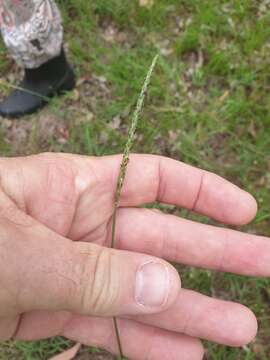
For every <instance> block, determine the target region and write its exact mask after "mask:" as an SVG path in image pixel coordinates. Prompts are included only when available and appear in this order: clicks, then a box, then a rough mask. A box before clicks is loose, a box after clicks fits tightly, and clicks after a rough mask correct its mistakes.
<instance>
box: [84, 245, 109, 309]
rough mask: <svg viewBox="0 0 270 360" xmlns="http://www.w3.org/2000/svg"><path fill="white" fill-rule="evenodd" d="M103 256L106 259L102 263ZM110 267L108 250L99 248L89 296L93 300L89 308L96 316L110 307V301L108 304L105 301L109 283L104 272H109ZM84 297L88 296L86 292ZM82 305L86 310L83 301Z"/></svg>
mask: <svg viewBox="0 0 270 360" xmlns="http://www.w3.org/2000/svg"><path fill="white" fill-rule="evenodd" d="M104 256H105V259H106V260H105V261H104ZM110 266H111V254H110V252H109V251H108V250H106V249H104V248H101V250H100V251H99V253H98V256H97V257H96V259H95V268H94V272H93V274H94V275H93V278H94V281H93V283H92V286H91V294H92V296H91V298H92V299H93V300H91V307H92V309H93V311H94V312H95V313H97V314H98V313H101V311H100V310H102V313H103V314H106V313H107V310H108V308H110V307H111V306H110V305H111V304H110V302H111V299H109V303H108V304H107V301H106V300H107V296H106V295H109V290H110V283H109V280H110V279H109V278H108V276H107V274H106V272H107V271H110ZM100 274H102V275H101V278H100ZM100 280H102V281H100ZM87 290H88V289H87ZM104 293H105V296H104ZM86 295H88V291H87V292H86ZM104 299H105V302H104ZM83 304H84V308H87V305H85V304H86V301H85V299H84V302H83ZM104 305H105V306H104ZM108 305H109V306H108Z"/></svg>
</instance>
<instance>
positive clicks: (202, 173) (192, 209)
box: [190, 170, 206, 211]
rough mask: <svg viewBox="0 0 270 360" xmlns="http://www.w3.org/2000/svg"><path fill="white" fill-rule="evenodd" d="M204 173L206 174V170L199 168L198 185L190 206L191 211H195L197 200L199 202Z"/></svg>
mask: <svg viewBox="0 0 270 360" xmlns="http://www.w3.org/2000/svg"><path fill="white" fill-rule="evenodd" d="M205 175H206V171H204V170H201V177H200V185H199V188H198V192H197V194H196V197H195V200H194V203H193V206H191V209H190V210H191V211H196V208H197V205H198V202H199V200H200V197H201V194H202V189H203V182H204V177H205Z"/></svg>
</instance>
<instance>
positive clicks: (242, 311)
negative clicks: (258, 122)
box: [0, 154, 270, 360]
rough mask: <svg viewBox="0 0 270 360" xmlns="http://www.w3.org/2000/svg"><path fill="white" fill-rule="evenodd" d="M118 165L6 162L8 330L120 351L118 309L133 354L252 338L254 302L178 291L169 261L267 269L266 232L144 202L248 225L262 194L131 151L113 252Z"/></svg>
mask: <svg viewBox="0 0 270 360" xmlns="http://www.w3.org/2000/svg"><path fill="white" fill-rule="evenodd" d="M120 161H121V157H120V156H113V157H103V158H88V157H82V156H72V155H56V154H46V155H45V154H44V155H38V156H32V157H27V158H20V159H2V160H1V161H0V175H1V192H0V197H1V202H0V203H1V212H0V230H1V234H2V235H1V239H0V247H1V250H0V251H1V262H0V281H1V290H0V316H1V317H2V318H1V321H0V337H1V338H2V339H8V338H11V337H14V338H16V339H24V340H35V339H40V338H46V337H49V336H55V335H63V336H66V337H68V338H70V339H73V340H75V341H79V342H82V343H84V344H89V345H94V346H99V347H102V348H106V349H107V350H109V351H111V352H117V345H116V341H115V335H114V331H113V327H112V320H111V318H110V317H111V316H114V315H116V316H118V317H120V318H121V320H120V321H119V326H120V331H121V339H122V342H123V348H124V352H125V355H126V356H128V357H130V358H131V359H144V358H149V359H157V360H159V359H165V360H166V359H170V360H172V359H178V358H179V354H181V360H185V359H189V360H193V359H194V360H198V359H202V357H203V349H202V345H201V343H200V341H199V340H197V338H203V339H208V340H211V341H215V342H217V343H221V344H227V345H231V346H241V345H244V344H246V343H248V342H249V341H251V340H252V339H253V337H254V336H255V334H256V331H257V323H256V319H255V317H254V315H253V314H252V313H251V312H250V310H248V309H247V308H246V307H244V306H242V305H240V304H236V303H232V302H225V301H220V300H217V299H211V298H208V297H206V296H203V295H200V294H198V293H196V292H193V291H190V290H184V289H181V290H180V281H179V278H178V275H177V273H176V271H175V270H174V269H173V268H172V267H171V266H170V265H169V264H168V263H167V262H165V261H163V260H161V259H160V258H164V259H166V260H169V261H174V262H180V263H183V264H189V265H192V266H199V267H204V268H209V269H216V270H219V271H229V272H234V273H238V274H243V275H256V276H269V274H270V243H269V239H267V238H263V237H259V236H254V235H251V234H243V233H239V232H236V231H232V230H227V229H224V228H217V227H213V226H208V225H202V224H199V223H195V222H192V221H187V220H184V219H180V218H178V217H175V216H171V215H164V214H162V213H160V212H157V211H154V210H149V209H143V208H137V206H140V205H143V204H146V203H151V202H154V201H159V202H162V203H168V204H175V205H178V206H180V207H185V208H187V209H190V210H194V211H196V212H198V213H201V214H205V215H207V216H209V217H211V218H213V219H216V220H218V221H221V222H224V223H228V224H234V225H241V224H245V223H247V222H249V221H250V220H251V219H252V218H253V217H254V215H255V214H256V202H255V200H254V199H253V198H252V197H251V196H250V195H249V194H248V193H246V192H244V191H242V190H240V189H238V188H237V187H236V186H234V185H232V184H230V183H229V182H227V181H225V180H223V179H222V178H220V177H218V176H216V175H214V174H211V173H208V172H204V171H202V170H199V169H196V168H193V167H191V166H188V165H185V164H183V163H180V162H177V161H174V160H170V159H166V158H161V157H157V156H142V155H133V156H132V157H131V160H130V163H129V166H128V172H127V178H126V182H125V186H124V189H123V193H122V197H121V209H119V211H118V220H117V234H116V244H117V248H118V249H119V250H113V249H109V248H107V247H110V242H111V227H112V212H113V198H114V191H115V187H116V182H117V177H118V171H119V164H120ZM143 254H145V255H143ZM147 254H148V255H147ZM143 270H144V271H143ZM143 273H144V274H145V277H144V278H143V275H142V274H143ZM135 288H136V289H137V290H135ZM79 314H80V315H79ZM86 315H91V316H92V317H89V316H86ZM93 316H95V317H93ZM101 316H102V317H103V318H101Z"/></svg>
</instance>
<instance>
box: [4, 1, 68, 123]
mask: <svg viewBox="0 0 270 360" xmlns="http://www.w3.org/2000/svg"><path fill="white" fill-rule="evenodd" d="M0 24H1V33H2V36H3V40H4V43H5V44H6V46H7V48H8V50H9V52H10V54H11V56H12V57H13V58H14V59H15V61H16V62H17V63H18V64H19V65H20V66H22V67H23V68H24V69H25V77H24V79H23V82H22V83H21V84H20V86H19V87H20V88H23V89H25V91H22V90H20V89H18V90H16V91H14V92H13V93H12V94H11V96H10V97H9V98H8V99H6V100H5V101H4V102H3V103H2V104H0V115H2V116H10V117H19V116H21V115H24V114H29V113H33V112H35V111H36V110H37V109H39V108H40V107H42V106H43V105H44V104H45V103H46V102H47V101H48V98H49V97H51V96H53V95H54V94H55V93H61V92H63V91H65V90H70V89H71V88H73V87H74V75H73V72H72V70H71V68H70V67H69V65H68V63H67V61H66V58H65V55H64V51H63V48H62V43H63V29H62V24H61V16H60V12H59V10H58V8H57V5H56V4H55V2H54V0H0Z"/></svg>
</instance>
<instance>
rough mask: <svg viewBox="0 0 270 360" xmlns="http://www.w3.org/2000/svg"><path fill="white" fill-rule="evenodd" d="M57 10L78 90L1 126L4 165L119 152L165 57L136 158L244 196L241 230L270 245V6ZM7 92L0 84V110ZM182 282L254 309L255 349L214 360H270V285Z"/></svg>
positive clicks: (232, 2)
mask: <svg viewBox="0 0 270 360" xmlns="http://www.w3.org/2000/svg"><path fill="white" fill-rule="evenodd" d="M59 3H60V6H61V8H62V13H63V18H64V25H65V37H66V46H67V50H68V53H69V57H70V59H71V62H72V63H73V64H74V67H75V70H76V73H77V78H78V82H77V88H76V90H74V91H73V92H72V93H70V94H67V95H65V96H64V97H62V98H60V99H55V100H53V101H52V103H51V104H50V105H49V106H48V107H47V108H46V109H44V110H43V111H42V112H41V113H39V114H38V115H37V116H31V117H27V118H25V119H23V120H21V121H18V120H17V121H11V120H4V119H3V120H1V123H0V152H1V155H2V156H14V155H26V154H33V153H38V152H42V151H61V152H72V153H79V154H88V155H103V154H113V153H119V152H121V151H122V150H123V147H124V144H125V141H126V138H127V129H128V126H129V123H130V118H131V116H130V115H131V114H132V111H133V109H134V105H135V102H136V98H137V95H138V93H139V91H140V87H141V85H142V81H143V78H144V76H145V74H146V72H147V69H148V67H149V65H150V63H151V60H152V58H153V56H154V55H155V54H156V53H157V52H159V53H160V59H159V63H158V66H157V69H156V71H155V74H154V76H153V79H152V83H151V87H150V90H149V93H148V97H147V102H146V106H145V110H144V114H143V117H142V119H141V122H140V125H139V129H138V132H137V136H136V142H135V146H134V152H139V153H155V154H162V155H165V156H169V157H172V158H175V159H179V160H182V161H185V162H187V163H189V164H193V165H196V166H200V167H202V168H204V169H207V170H210V171H214V172H216V173H218V174H220V175H222V176H224V177H226V178H227V179H229V180H231V181H233V182H234V183H236V184H237V185H240V186H242V187H243V188H245V189H247V190H248V191H250V192H251V193H252V194H253V195H254V196H255V197H256V199H257V201H258V204H259V212H258V215H257V217H256V219H255V221H254V222H253V223H252V224H250V225H248V226H245V227H243V228H242V229H241V230H245V231H249V232H252V233H257V234H262V235H266V236H270V202H269V198H270V196H269V195H270V72H269V59H270V2H269V0H261V1H259V0H258V1H256V0H244V1H243V0H242V1H241V0H227V1H224V0H208V1H207V0H200V1H199V0H185V1H181V0H154V1H153V5H152V6H151V7H150V8H147V7H143V6H139V4H138V0H135V1H130V0H99V1H96V2H94V1H93V2H92V1H85V0H60V1H59ZM150 5H151V2H150ZM19 75H20V72H19V70H18V69H17V67H16V66H15V65H14V63H13V62H12V61H11V60H10V58H9V57H8V56H7V54H6V52H5V51H4V47H3V45H0V80H4V81H5V82H9V83H11V84H14V83H16V81H17V79H18V77H19ZM8 91H9V89H8V88H7V86H6V85H5V84H4V83H3V81H2V82H1V81H0V98H1V97H3V96H4V95H5V94H6V93H7V92H8ZM183 191H184V189H183ZM165 210H166V211H169V212H173V213H178V214H180V215H181V216H185V217H187V216H188V217H189V218H194V219H200V220H201V221H203V222H207V223H209V222H210V223H212V221H210V220H209V219H207V218H202V217H199V216H197V215H194V214H187V212H185V211H183V210H177V209H175V208H172V207H168V208H166V209H165ZM181 277H182V278H183V285H184V286H185V287H188V288H192V289H196V290H198V291H201V292H202V293H204V294H207V295H213V296H216V297H220V298H224V299H232V300H237V301H239V302H242V303H243V304H246V305H248V306H249V307H251V308H252V310H253V311H254V312H255V313H256V315H257V317H258V320H259V324H260V330H259V334H258V337H257V339H256V341H255V342H254V343H252V344H250V345H249V346H247V347H244V348H241V349H231V348H226V347H222V346H216V345H213V344H210V343H206V344H205V345H206V348H207V352H206V359H207V360H223V359H224V360H225V359H226V360H255V359H258V360H267V359H269V358H270V345H269V344H270V336H269V328H270V307H269V304H270V286H269V285H270V281H269V280H267V279H254V278H244V277H237V276H233V275H230V274H226V275H225V274H221V273H214V272H210V271H202V270H199V269H190V268H188V269H181ZM67 346H69V344H68V343H67V341H65V340H63V339H52V340H50V341H45V342H38V343H33V344H25V343H15V344H14V343H8V344H5V345H3V346H2V348H1V349H0V359H3V360H4V359H7V360H9V359H25V360H34V359H35V360H38V359H44V360H46V359H47V358H48V357H49V356H52V355H53V354H55V353H57V352H59V351H61V350H62V349H64V348H66V347H67ZM84 352H87V353H88V354H89V356H87V355H86V353H85V354H84V355H83V354H82V355H81V359H97V358H98V357H97V356H99V355H100V354H99V353H98V350H96V349H90V350H88V349H85V350H84ZM100 356H101V355H100ZM100 358H102V357H100ZM78 359H79V358H78Z"/></svg>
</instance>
